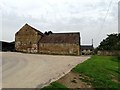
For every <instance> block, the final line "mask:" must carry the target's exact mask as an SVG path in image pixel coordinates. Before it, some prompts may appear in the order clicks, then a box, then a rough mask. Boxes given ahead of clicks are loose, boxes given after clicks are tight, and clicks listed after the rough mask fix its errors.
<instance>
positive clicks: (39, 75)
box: [0, 52, 89, 88]
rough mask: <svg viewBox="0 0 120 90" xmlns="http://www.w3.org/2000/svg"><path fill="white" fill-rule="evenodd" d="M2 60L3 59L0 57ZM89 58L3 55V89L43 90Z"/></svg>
mask: <svg viewBox="0 0 120 90" xmlns="http://www.w3.org/2000/svg"><path fill="white" fill-rule="evenodd" d="M0 58H1V57H0ZM88 58H89V56H59V55H41V54H23V53H16V52H3V53H2V87H3V88H36V87H37V88H41V87H43V86H45V85H48V84H49V83H50V82H53V81H55V80H57V79H59V78H60V77H62V76H64V75H65V74H66V73H68V72H69V71H70V70H71V69H72V68H73V67H75V66H76V65H77V64H79V63H81V62H83V61H85V60H86V59H88Z"/></svg>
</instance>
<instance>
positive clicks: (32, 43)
mask: <svg viewBox="0 0 120 90" xmlns="http://www.w3.org/2000/svg"><path fill="white" fill-rule="evenodd" d="M15 49H16V51H18V52H26V53H43V54H63V55H80V33H79V32H75V33H52V32H50V33H44V34H43V33H42V32H40V31H39V30H37V29H35V28H33V27H31V26H30V25H28V24H25V25H24V26H23V27H22V28H21V29H20V30H19V31H18V32H16V34H15Z"/></svg>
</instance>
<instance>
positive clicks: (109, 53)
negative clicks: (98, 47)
mask: <svg viewBox="0 0 120 90" xmlns="http://www.w3.org/2000/svg"><path fill="white" fill-rule="evenodd" d="M97 55H106V56H120V51H98V52H97Z"/></svg>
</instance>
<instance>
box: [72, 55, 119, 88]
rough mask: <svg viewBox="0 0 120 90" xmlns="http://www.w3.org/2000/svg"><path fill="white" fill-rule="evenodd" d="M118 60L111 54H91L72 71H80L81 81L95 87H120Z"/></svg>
mask: <svg viewBox="0 0 120 90" xmlns="http://www.w3.org/2000/svg"><path fill="white" fill-rule="evenodd" d="M119 65H120V60H119V58H116V57H112V56H92V57H91V58H90V59H88V60H87V61H85V62H84V63H82V64H79V65H77V66H76V67H75V68H74V69H73V70H72V71H73V72H75V73H80V74H81V75H82V76H83V78H81V79H82V80H83V81H85V82H87V83H91V84H92V86H93V87H95V88H120V81H119V80H120V79H119V77H120V71H119Z"/></svg>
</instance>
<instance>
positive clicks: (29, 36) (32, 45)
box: [15, 30, 41, 53]
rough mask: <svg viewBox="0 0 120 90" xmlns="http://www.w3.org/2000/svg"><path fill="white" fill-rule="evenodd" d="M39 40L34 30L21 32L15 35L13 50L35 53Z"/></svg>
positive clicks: (39, 36)
mask: <svg viewBox="0 0 120 90" xmlns="http://www.w3.org/2000/svg"><path fill="white" fill-rule="evenodd" d="M40 38H41V35H39V34H38V33H37V32H35V31H34V30H33V31H32V30H27V31H25V30H21V31H19V32H18V33H16V35H15V48H16V51H20V52H28V53H30V52H31V53H37V52H38V42H39V40H40Z"/></svg>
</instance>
